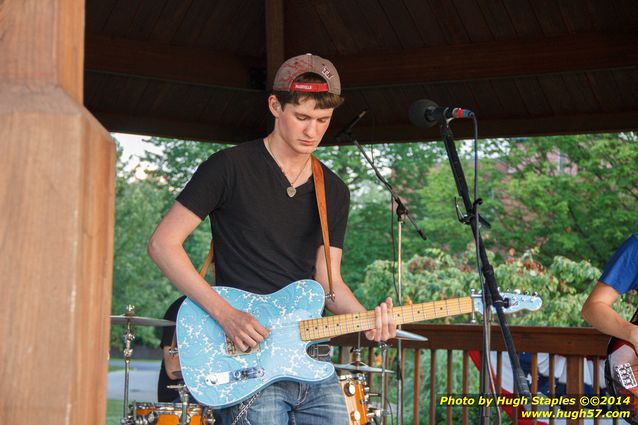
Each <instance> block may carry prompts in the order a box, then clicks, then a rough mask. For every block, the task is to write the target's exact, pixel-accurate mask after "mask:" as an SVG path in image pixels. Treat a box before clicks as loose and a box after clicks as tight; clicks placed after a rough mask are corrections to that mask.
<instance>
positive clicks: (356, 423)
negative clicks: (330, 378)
mask: <svg viewBox="0 0 638 425" xmlns="http://www.w3.org/2000/svg"><path fill="white" fill-rule="evenodd" d="M359 338H361V335H360V334H359ZM397 339H409V340H415V341H427V338H426V337H424V336H421V335H417V334H414V333H412V332H407V331H404V330H402V329H397ZM379 348H380V349H381V367H380V368H377V367H371V366H368V365H367V364H365V363H364V362H362V361H361V341H359V343H358V344H357V347H355V348H353V349H352V354H353V357H354V360H353V361H352V362H351V363H346V364H335V365H334V366H335V368H336V369H337V370H341V371H345V372H349V373H344V374H341V375H340V376H339V383H340V384H341V391H342V392H343V395H344V397H345V399H346V409H347V411H348V425H367V424H372V423H373V422H374V423H375V424H376V423H377V420H379V421H381V420H383V418H384V417H385V416H389V415H390V411H389V410H387V409H386V408H385V405H386V403H385V401H386V395H385V389H386V379H387V377H388V375H389V374H393V373H394V371H391V370H388V369H386V359H387V352H388V345H387V344H386V343H385V342H380V343H379ZM372 373H379V374H381V392H380V393H372V392H370V386H369V385H368V383H367V381H366V375H367V374H372ZM371 397H379V398H380V400H379V403H380V406H381V407H378V406H377V405H375V404H373V403H372V402H371V400H370V398H371Z"/></svg>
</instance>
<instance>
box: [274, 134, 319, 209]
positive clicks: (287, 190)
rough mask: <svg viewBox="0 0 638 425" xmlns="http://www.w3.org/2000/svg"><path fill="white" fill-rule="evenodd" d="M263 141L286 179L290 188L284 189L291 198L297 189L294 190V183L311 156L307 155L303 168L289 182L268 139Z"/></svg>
mask: <svg viewBox="0 0 638 425" xmlns="http://www.w3.org/2000/svg"><path fill="white" fill-rule="evenodd" d="M264 140H265V141H266V149H267V150H268V152H269V153H270V156H272V158H273V159H274V160H275V163H277V166H279V169H281V172H282V173H284V176H285V177H286V179H287V180H288V183H289V184H290V186H288V187H287V188H286V192H287V193H288V196H289V197H291V198H292V197H293V196H295V194H296V193H297V189H296V188H295V183H297V180H299V177H301V174H302V173H303V172H304V170H305V169H306V165H308V161H310V157H311V156H312V155H308V159H306V162H304V164H303V167H301V170H299V174H297V177H295V179H294V180H293V181H290V179H289V178H288V176H287V175H286V172H285V171H284V167H282V166H281V164H280V163H279V160H278V159H277V157H276V156H275V153H274V152H273V150H272V148H271V147H270V140H269V139H268V137H266V138H265V139H264Z"/></svg>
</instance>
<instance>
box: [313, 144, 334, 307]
mask: <svg viewBox="0 0 638 425" xmlns="http://www.w3.org/2000/svg"><path fill="white" fill-rule="evenodd" d="M312 178H313V180H314V181H315V194H316V195H317V208H319V221H320V222H321V236H322V238H323V249H324V252H325V254H326V267H327V268H328V287H329V289H330V292H329V293H328V295H326V297H327V298H330V299H331V300H332V301H334V300H335V293H334V291H333V290H332V263H331V262H330V237H329V236H328V208H327V207H326V187H325V185H324V181H323V168H321V162H319V160H318V159H317V158H315V157H314V156H313V157H312Z"/></svg>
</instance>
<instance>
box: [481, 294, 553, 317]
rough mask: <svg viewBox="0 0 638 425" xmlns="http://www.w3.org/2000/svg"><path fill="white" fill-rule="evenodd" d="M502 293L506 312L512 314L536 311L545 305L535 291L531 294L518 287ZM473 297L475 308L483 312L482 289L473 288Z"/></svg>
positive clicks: (494, 310)
mask: <svg viewBox="0 0 638 425" xmlns="http://www.w3.org/2000/svg"><path fill="white" fill-rule="evenodd" d="M500 294H501V297H502V298H503V301H505V303H506V304H505V305H506V307H504V308H503V312H504V313H505V314H512V313H516V312H518V311H521V310H529V311H536V310H539V309H540V308H541V306H542V305H543V300H542V299H541V297H539V296H538V294H536V293H535V292H534V293H533V294H530V293H528V292H521V291H520V290H518V289H516V290H514V291H512V292H500ZM471 297H472V301H473V303H474V310H475V311H478V312H479V313H481V314H483V296H482V294H481V291H479V292H474V290H472V295H471ZM492 312H493V313H496V309H495V308H494V307H492Z"/></svg>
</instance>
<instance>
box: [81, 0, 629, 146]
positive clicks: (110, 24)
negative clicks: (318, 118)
mask: <svg viewBox="0 0 638 425" xmlns="http://www.w3.org/2000/svg"><path fill="white" fill-rule="evenodd" d="M307 52H312V53H316V54H319V55H322V56H325V57H327V58H329V59H331V60H332V61H333V62H334V63H335V65H336V66H337V68H338V69H339V71H340V74H341V78H342V83H343V86H344V95H345V96H346V99H347V100H346V103H345V104H344V106H343V107H342V108H340V109H339V110H338V111H337V112H336V114H335V118H334V120H333V124H332V126H331V128H332V131H333V132H334V131H336V130H338V129H339V128H340V127H341V126H343V125H344V124H345V123H347V122H348V121H349V120H350V119H351V118H352V117H353V116H355V115H356V114H357V113H358V112H360V111H361V110H363V109H367V110H368V115H367V116H366V117H365V118H364V119H363V120H362V121H361V123H360V124H359V125H358V126H357V128H356V130H355V134H356V136H357V138H358V139H359V140H361V141H372V142H382V141H403V140H424V139H438V138H439V136H438V131H437V129H435V128H434V129H429V130H423V129H420V128H416V127H414V126H412V125H411V124H410V123H409V121H408V118H407V113H408V109H409V106H410V104H411V103H412V102H413V101H414V100H416V99H420V98H428V99H431V100H434V101H435V102H437V103H439V104H440V105H448V106H461V107H464V108H468V109H471V110H473V111H475V113H476V114H477V116H478V118H479V132H480V136H481V137H505V136H524V135H541V134H560V133H579V132H601V131H619V130H630V129H635V128H637V127H638V2H635V1H632V0H624V1H623V0H572V1H548V0H543V1H540V0H512V1H509V0H454V1H436V0H395V1H390V0H350V1H343V0H266V1H258V0H238V1H213V0H136V1H118V0H87V2H86V55H85V70H86V73H85V105H86V107H87V108H88V109H89V110H90V111H91V112H92V113H93V114H94V115H95V116H96V117H97V118H98V119H99V120H100V122H101V123H102V124H103V125H104V126H105V127H106V128H107V129H108V130H110V131H117V132H129V133H138V134H151V135H161V136H169V137H176V138H184V139H198V140H208V141H213V140H214V141H227V142H241V141H244V140H248V139H250V138H254V137H257V136H260V135H263V134H265V132H266V131H267V130H268V127H269V125H270V118H269V115H268V114H267V110H266V107H265V98H266V96H267V93H268V92H267V90H266V88H267V87H268V80H269V79H271V78H272V75H273V73H274V71H275V70H276V69H277V67H278V66H279V64H280V63H281V62H282V61H283V60H284V59H285V58H287V57H289V56H293V55H297V54H301V53H307ZM454 130H455V134H456V136H457V137H464V136H469V135H470V130H471V129H470V126H469V125H468V123H464V122H459V123H457V124H455V125H454ZM333 142H334V139H333V138H332V137H326V139H325V143H333Z"/></svg>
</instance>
